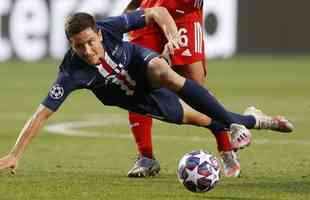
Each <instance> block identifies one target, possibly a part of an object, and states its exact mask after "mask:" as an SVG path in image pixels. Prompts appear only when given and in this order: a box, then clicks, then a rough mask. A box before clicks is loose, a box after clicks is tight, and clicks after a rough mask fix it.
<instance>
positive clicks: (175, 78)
mask: <svg viewBox="0 0 310 200" xmlns="http://www.w3.org/2000/svg"><path fill="white" fill-rule="evenodd" d="M146 74H147V79H148V81H149V84H150V85H151V86H152V87H153V88H158V87H166V88H167V89H169V90H171V91H173V92H178V91H180V89H181V88H182V87H183V86H184V83H185V78H184V77H182V76H180V75H179V74H177V73H176V72H175V71H173V70H172V69H171V67H170V66H169V65H168V63H167V62H166V61H165V60H164V59H163V58H160V57H156V58H153V59H152V60H151V61H150V62H149V63H148V65H147V68H146Z"/></svg>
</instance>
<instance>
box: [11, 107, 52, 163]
mask: <svg viewBox="0 0 310 200" xmlns="http://www.w3.org/2000/svg"><path fill="white" fill-rule="evenodd" d="M41 109H42V108H41V107H39V109H38V110H37V112H36V113H35V114H34V115H33V116H32V117H31V118H30V119H29V120H28V121H27V123H26V124H25V125H24V127H23V129H22V130H21V132H20V134H19V136H18V138H17V140H16V143H15V145H14V147H13V148H12V150H11V152H10V153H11V154H12V155H14V156H15V157H16V158H17V160H19V159H20V157H21V156H22V154H23V152H24V151H25V149H26V147H27V146H28V144H29V143H30V141H31V139H32V138H33V137H34V136H36V135H37V134H38V132H39V131H40V129H41V128H42V127H43V125H44V123H45V122H46V121H47V119H48V117H49V116H50V115H49V114H48V113H43V114H42V110H41Z"/></svg>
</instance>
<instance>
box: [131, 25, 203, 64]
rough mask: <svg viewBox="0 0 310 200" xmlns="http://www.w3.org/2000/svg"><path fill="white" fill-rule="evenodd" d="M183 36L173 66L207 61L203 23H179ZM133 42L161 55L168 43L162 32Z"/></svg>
mask: <svg viewBox="0 0 310 200" xmlns="http://www.w3.org/2000/svg"><path fill="white" fill-rule="evenodd" d="M177 27H178V29H179V33H180V36H181V48H180V49H179V50H177V51H176V52H175V54H174V55H173V56H172V65H185V64H192V63H195V62H197V61H203V60H204V59H205V53H204V36H203V30H202V26H201V23H200V22H199V21H197V22H179V23H178V22H177ZM131 42H133V43H135V44H139V45H141V46H143V47H146V48H149V49H152V50H153V51H156V52H158V53H161V52H162V51H163V49H164V46H165V44H166V42H167V40H166V38H165V36H164V35H163V34H162V33H161V32H153V33H146V34H143V35H141V36H139V37H136V38H133V39H132V40H131Z"/></svg>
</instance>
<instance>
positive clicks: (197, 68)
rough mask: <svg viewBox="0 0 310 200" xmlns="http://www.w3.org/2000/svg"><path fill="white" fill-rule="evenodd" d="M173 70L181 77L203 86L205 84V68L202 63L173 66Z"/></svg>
mask: <svg viewBox="0 0 310 200" xmlns="http://www.w3.org/2000/svg"><path fill="white" fill-rule="evenodd" d="M173 69H174V70H175V71H176V72H177V73H178V74H180V75H181V76H183V77H185V78H187V79H191V80H194V81H196V82H197V83H199V84H200V85H203V84H204V82H205V67H204V62H203V61H197V62H195V63H192V64H185V65H182V66H180V65H178V66H173Z"/></svg>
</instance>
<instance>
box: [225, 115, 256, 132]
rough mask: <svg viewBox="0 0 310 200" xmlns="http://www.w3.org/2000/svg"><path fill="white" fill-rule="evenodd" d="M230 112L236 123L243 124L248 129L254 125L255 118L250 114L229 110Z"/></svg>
mask: <svg viewBox="0 0 310 200" xmlns="http://www.w3.org/2000/svg"><path fill="white" fill-rule="evenodd" d="M230 114H231V115H232V116H233V117H234V118H235V119H236V120H237V123H238V124H242V125H244V126H245V127H246V128H248V129H252V128H254V127H255V124H256V119H255V117H254V116H252V115H240V114H238V113H233V112H230Z"/></svg>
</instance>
